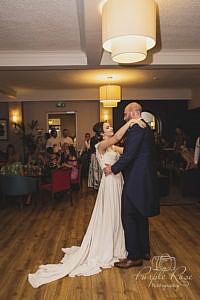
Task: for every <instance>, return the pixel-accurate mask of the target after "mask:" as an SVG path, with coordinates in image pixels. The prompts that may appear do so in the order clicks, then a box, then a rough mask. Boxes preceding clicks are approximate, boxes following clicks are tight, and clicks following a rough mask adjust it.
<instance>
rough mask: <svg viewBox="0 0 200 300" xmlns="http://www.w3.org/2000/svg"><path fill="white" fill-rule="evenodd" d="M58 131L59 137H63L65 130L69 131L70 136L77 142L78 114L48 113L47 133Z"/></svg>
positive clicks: (72, 112)
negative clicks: (53, 130)
mask: <svg viewBox="0 0 200 300" xmlns="http://www.w3.org/2000/svg"><path fill="white" fill-rule="evenodd" d="M51 129H56V131H57V135H58V137H60V138H61V137H62V131H63V129H68V131H69V136H70V137H72V139H73V141H74V142H75V141H76V135H77V114H76V112H74V111H70V112H48V113H47V132H49V133H50V131H51Z"/></svg>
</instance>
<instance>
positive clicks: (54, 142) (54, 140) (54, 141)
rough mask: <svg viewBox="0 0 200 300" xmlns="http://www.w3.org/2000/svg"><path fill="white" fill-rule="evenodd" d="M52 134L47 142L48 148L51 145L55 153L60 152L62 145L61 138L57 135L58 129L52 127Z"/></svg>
mask: <svg viewBox="0 0 200 300" xmlns="http://www.w3.org/2000/svg"><path fill="white" fill-rule="evenodd" d="M50 135H51V136H50V138H49V139H48V140H47V143H46V149H47V148H49V147H51V148H53V152H54V153H58V152H59V151H60V150H61V147H60V139H59V138H58V136H57V131H56V129H52V130H51V133H50Z"/></svg>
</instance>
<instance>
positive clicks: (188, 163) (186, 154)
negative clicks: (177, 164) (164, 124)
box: [180, 145, 195, 170]
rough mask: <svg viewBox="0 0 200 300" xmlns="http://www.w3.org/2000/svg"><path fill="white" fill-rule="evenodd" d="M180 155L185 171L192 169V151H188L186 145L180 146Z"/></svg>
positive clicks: (193, 165)
mask: <svg viewBox="0 0 200 300" xmlns="http://www.w3.org/2000/svg"><path fill="white" fill-rule="evenodd" d="M180 154H181V157H182V158H183V160H184V161H185V162H186V166H185V170H188V169H193V168H194V167H195V164H194V150H193V149H189V148H188V147H187V146H186V145H182V146H181V148H180Z"/></svg>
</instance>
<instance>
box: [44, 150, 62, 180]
mask: <svg viewBox="0 0 200 300" xmlns="http://www.w3.org/2000/svg"><path fill="white" fill-rule="evenodd" d="M46 152H47V153H46V163H45V165H44V170H43V174H44V177H43V179H42V180H43V182H45V183H49V182H51V172H52V171H53V170H55V169H58V168H60V154H59V153H54V149H53V147H48V148H47V150H46Z"/></svg>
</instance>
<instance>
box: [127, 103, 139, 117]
mask: <svg viewBox="0 0 200 300" xmlns="http://www.w3.org/2000/svg"><path fill="white" fill-rule="evenodd" d="M126 109H127V110H128V111H137V112H138V113H140V114H141V112H142V106H141V105H140V104H139V103H137V102H131V103H129V104H128V105H127V106H126Z"/></svg>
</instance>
